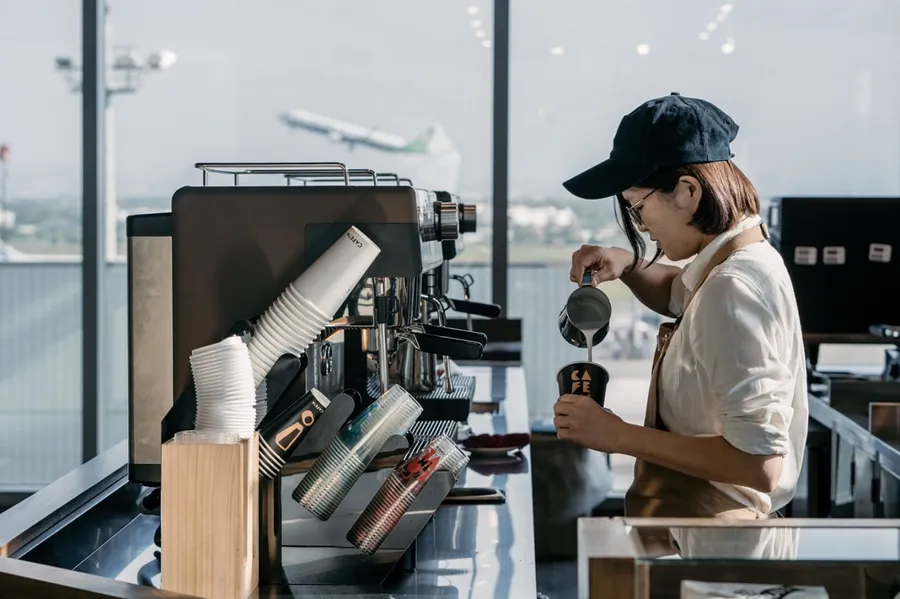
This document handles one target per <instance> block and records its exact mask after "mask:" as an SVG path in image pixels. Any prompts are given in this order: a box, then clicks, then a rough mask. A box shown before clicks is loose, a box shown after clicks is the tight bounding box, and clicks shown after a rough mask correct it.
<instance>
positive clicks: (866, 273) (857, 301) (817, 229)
mask: <svg viewBox="0 0 900 599" xmlns="http://www.w3.org/2000/svg"><path fill="white" fill-rule="evenodd" d="M768 220H769V229H770V233H771V241H772V245H773V246H774V247H775V248H776V249H778V251H779V252H780V253H781V255H782V256H783V257H784V261H785V265H786V266H787V269H788V272H789V273H790V275H791V279H792V281H793V283H794V289H795V292H796V295H797V303H798V306H799V309H800V321H801V324H802V326H803V332H804V334H807V335H810V334H812V335H828V336H851V335H852V336H868V335H869V327H870V326H871V325H875V324H891V323H896V322H898V320H900V314H898V303H900V302H898V296H897V291H896V289H897V283H898V281H900V198H896V197H856V198H847V197H784V198H777V199H775V200H773V201H772V204H771V206H770V207H769V216H768Z"/></svg>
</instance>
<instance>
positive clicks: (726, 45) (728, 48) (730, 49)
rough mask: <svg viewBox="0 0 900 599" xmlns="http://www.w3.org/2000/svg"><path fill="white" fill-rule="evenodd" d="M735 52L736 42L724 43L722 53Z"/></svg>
mask: <svg viewBox="0 0 900 599" xmlns="http://www.w3.org/2000/svg"><path fill="white" fill-rule="evenodd" d="M732 52H734V42H732V41H727V42H725V43H724V44H722V54H731V53H732Z"/></svg>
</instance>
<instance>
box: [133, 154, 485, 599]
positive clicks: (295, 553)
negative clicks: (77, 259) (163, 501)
mask: <svg viewBox="0 0 900 599" xmlns="http://www.w3.org/2000/svg"><path fill="white" fill-rule="evenodd" d="M196 166H197V168H199V169H200V170H201V171H202V180H203V185H202V186H197V187H185V188H182V189H179V190H178V191H177V192H176V193H175V195H174V197H173V201H172V212H171V213H168V214H159V215H140V216H132V217H129V219H128V231H129V244H128V248H129V266H128V268H129V306H130V311H129V331H130V335H129V374H130V377H129V378H130V393H129V406H130V410H129V429H130V434H129V450H130V451H129V455H130V460H129V461H130V469H129V472H130V475H131V478H132V480H133V481H136V482H141V483H143V484H146V485H149V486H158V485H159V482H160V474H159V472H160V446H161V444H162V443H165V442H166V441H167V440H169V439H171V438H172V437H173V436H174V435H175V433H177V432H179V431H181V430H187V429H190V428H192V427H193V418H194V409H195V400H194V397H193V389H192V377H191V371H190V363H189V356H190V354H191V351H192V350H193V349H195V348H198V347H203V346H206V345H209V344H211V343H215V342H217V341H219V340H221V339H222V338H223V337H225V336H227V335H230V334H238V335H242V336H245V337H246V336H252V333H253V327H254V323H255V320H256V318H257V317H258V316H259V315H260V314H261V313H263V312H264V311H265V310H266V309H267V307H268V306H269V305H270V304H271V303H272V301H273V300H274V299H275V298H276V297H278V295H279V294H280V293H281V291H282V290H283V289H284V288H285V287H286V286H287V285H288V284H289V283H290V282H291V281H293V280H295V279H296V278H297V277H298V276H299V275H300V274H302V272H303V271H304V270H305V269H306V268H307V267H308V266H309V265H310V264H312V263H313V262H314V261H315V260H316V259H317V258H318V257H319V256H320V255H322V254H323V253H324V252H325V250H327V249H328V248H329V247H330V245H331V244H332V243H333V242H334V241H335V240H336V239H338V237H339V236H341V235H343V234H344V232H345V231H346V230H347V227H348V226H351V225H352V226H355V227H357V228H358V229H359V230H360V231H362V232H363V233H364V234H365V235H366V236H368V237H369V238H370V239H372V241H373V242H374V243H375V244H377V245H378V247H379V248H380V249H381V253H380V254H379V256H378V258H377V259H376V260H375V261H374V262H373V264H372V265H371V267H370V268H369V270H368V271H367V272H366V274H365V276H364V277H363V279H362V280H361V281H360V284H359V285H358V286H357V290H356V293H354V294H351V296H350V297H348V299H347V302H346V303H345V305H344V306H342V307H341V308H340V309H339V310H338V311H337V313H335V314H334V315H333V320H332V322H331V323H330V324H329V325H328V327H327V328H326V329H325V330H324V331H323V332H322V334H321V336H320V338H319V339H318V340H316V342H314V343H313V344H312V346H311V347H310V348H309V349H308V350H307V352H306V354H305V355H303V356H290V355H286V356H283V360H282V361H279V362H278V363H276V365H275V367H273V368H272V371H271V372H270V373H269V375H268V376H267V377H266V383H267V388H268V403H269V406H270V408H271V407H272V406H273V405H274V404H276V403H277V402H278V401H279V400H282V399H284V398H286V397H289V396H292V395H297V394H300V393H303V392H304V391H305V390H306V389H307V388H309V387H316V388H317V389H318V390H319V391H322V392H324V393H326V394H328V395H330V396H333V399H332V402H331V405H330V406H329V407H328V409H327V410H326V412H325V414H324V416H323V418H322V419H321V421H320V422H318V423H317V424H316V425H315V430H314V431H313V432H312V433H311V434H310V435H309V437H308V438H307V439H305V440H304V442H303V443H302V444H301V445H300V446H299V447H298V448H297V452H295V454H294V456H292V458H291V459H290V460H289V462H288V464H287V466H286V467H285V471H284V473H283V477H284V478H285V480H288V479H291V478H295V477H297V478H299V477H302V476H303V474H304V473H305V472H306V471H307V470H308V468H309V467H310V465H311V462H314V461H315V459H316V457H317V456H318V454H319V453H321V451H323V450H324V448H325V447H326V446H327V444H328V443H329V442H330V440H331V438H333V437H334V435H335V434H336V432H337V431H338V429H339V428H340V427H341V426H342V425H343V424H344V423H345V422H347V420H348V419H350V418H352V417H353V416H355V415H356V414H358V413H359V412H361V411H362V410H363V409H365V408H366V407H367V406H368V405H369V404H370V403H371V402H372V401H374V400H375V399H377V397H379V396H380V395H381V393H382V392H383V391H384V390H386V389H387V388H388V387H389V385H391V384H393V383H395V382H397V381H396V379H397V376H396V374H392V372H391V364H392V360H397V358H396V356H397V355H403V354H402V353H401V351H400V350H401V349H405V348H407V347H411V348H413V349H414V350H415V351H416V352H420V353H428V354H431V355H438V354H440V355H446V356H449V357H451V358H453V357H459V358H466V359H477V358H478V357H480V355H481V350H482V349H483V345H484V343H483V342H479V341H480V339H478V338H473V337H472V336H466V335H460V334H459V333H458V332H457V331H456V330H449V329H446V328H445V327H442V326H441V324H442V322H443V321H442V320H439V322H438V325H437V326H434V325H432V324H431V323H430V322H429V321H428V320H424V319H423V317H422V302H423V301H429V302H431V303H432V304H434V305H435V306H438V305H440V306H441V308H442V309H443V304H442V303H441V301H440V298H441V297H442V296H443V295H444V294H443V291H441V290H436V289H432V288H431V287H429V288H428V289H429V290H432V291H433V292H435V291H437V295H431V296H429V297H428V298H427V299H424V298H425V294H424V293H423V291H422V289H423V277H426V276H427V275H429V273H432V272H433V271H434V270H435V269H438V268H440V267H442V266H444V265H445V257H444V251H443V244H444V243H446V242H455V241H456V240H457V239H458V237H459V232H460V221H461V218H460V215H461V214H463V218H462V220H463V222H466V221H465V211H461V210H460V207H459V204H458V203H456V202H453V201H445V200H439V199H438V194H437V193H435V192H433V191H429V190H424V189H419V188H416V187H413V186H412V185H411V184H408V183H410V182H408V181H405V180H403V179H401V178H399V177H398V176H397V175H393V174H384V173H375V172H374V171H370V170H361V169H348V168H347V167H346V166H345V165H343V164H340V163H215V164H212V163H202V164H197V165H196ZM213 175H227V176H228V177H229V178H230V179H231V181H232V182H233V183H234V185H229V186H220V185H210V179H211V176H213ZM247 175H269V176H272V175H275V176H279V177H283V181H284V183H285V184H284V185H269V186H265V185H253V186H246V185H242V184H241V180H242V178H244V179H245V180H246V179H250V177H246V176H247ZM361 183H362V184H361ZM469 218H470V219H471V217H469ZM467 226H468V225H467ZM463 228H466V227H463ZM366 290H371V293H368V292H367V291H366ZM367 293H368V295H367ZM366 300H369V303H370V309H368V310H365V309H361V306H362V304H365V303H366ZM435 300H436V301H435ZM470 387H471V388H470V389H467V391H466V393H469V394H470V393H471V392H472V391H473V390H474V386H473V385H472V386H470ZM470 399H471V396H470ZM463 419H464V418H463ZM456 424H457V423H455V422H440V423H438V422H421V423H418V424H417V425H415V426H414V427H413V428H412V429H411V430H410V431H409V433H408V434H407V435H405V436H404V437H402V438H393V439H392V440H391V441H389V442H388V443H387V444H386V445H385V446H384V447H383V448H382V451H381V453H380V454H379V456H380V457H379V458H378V459H376V460H375V462H374V463H373V465H372V466H371V467H370V468H369V471H368V472H367V473H366V474H364V475H363V478H362V479H360V481H359V482H358V483H357V484H356V485H355V486H354V488H353V491H352V492H351V495H350V496H348V498H347V501H346V502H345V504H346V506H347V507H346V509H348V510H349V512H347V513H342V514H337V515H336V517H335V518H332V519H330V520H329V521H326V522H320V521H318V520H316V519H315V518H311V517H309V514H308V513H306V512H305V510H303V509H302V508H300V507H299V506H297V505H296V504H295V503H293V501H292V500H291V499H290V495H289V493H290V490H291V489H292V488H293V484H290V483H289V484H285V485H283V486H282V480H281V479H282V477H281V476H279V477H276V479H275V480H274V481H272V482H271V483H266V484H263V485H262V490H261V498H260V505H261V522H260V531H261V535H262V536H261V538H260V547H261V565H260V577H261V580H268V581H271V582H300V581H303V582H305V583H307V584H308V583H316V582H320V583H323V584H329V583H333V582H334V580H332V578H329V577H337V578H340V577H341V576H346V575H345V574H343V575H342V574H341V570H343V569H344V567H345V566H346V565H347V564H348V563H355V562H354V560H361V559H365V558H364V556H361V555H360V554H359V553H358V552H357V551H355V549H354V548H352V547H350V546H349V545H348V544H347V541H346V539H344V538H343V536H342V534H341V532H342V531H344V532H345V531H346V526H349V525H348V524H347V523H348V522H349V523H350V524H352V521H353V518H354V516H355V515H358V512H359V511H361V510H362V509H363V508H364V507H365V505H366V504H367V502H368V500H369V499H371V497H372V496H373V495H374V493H375V491H377V489H378V487H379V486H380V484H381V482H383V479H384V477H383V476H382V474H383V471H384V469H385V468H390V467H392V466H393V465H395V464H396V463H398V462H399V461H400V460H401V459H402V458H403V457H404V456H409V455H411V454H412V452H413V451H415V450H416V449H417V448H419V447H421V446H422V444H423V443H424V442H426V441H427V440H428V439H429V438H430V437H431V436H433V435H436V434H439V433H444V434H447V435H448V436H450V438H451V439H455V437H456ZM436 425H440V426H436ZM154 438H155V439H156V440H155V441H154ZM132 460H133V463H131V462H132ZM436 474H446V473H436ZM291 482H293V481H291ZM454 482H455V479H449V478H448V477H447V476H443V475H442V476H436V477H435V482H434V483H433V484H430V487H429V488H428V489H426V491H425V492H423V494H422V497H421V498H420V500H417V501H418V503H417V504H414V506H413V508H414V509H410V513H409V514H408V517H404V519H403V520H401V524H400V525H398V527H397V528H398V533H397V535H394V536H393V537H392V538H391V541H390V543H387V544H386V546H385V549H384V551H383V552H382V553H381V554H380V555H379V556H378V559H377V560H376V561H377V562H378V563H379V564H380V567H379V568H374V570H373V568H367V569H365V570H364V571H366V572H369V573H371V572H373V571H376V572H377V573H378V574H377V575H378V576H380V575H382V574H384V573H385V572H386V570H384V568H387V567H390V568H392V567H393V566H394V565H395V564H396V563H397V562H399V561H400V560H401V558H404V556H406V558H404V559H408V556H409V552H408V551H407V549H408V548H409V546H410V545H411V544H412V543H413V542H414V540H415V536H416V535H417V534H418V531H419V530H421V527H422V526H424V525H425V524H426V523H427V521H428V519H430V516H428V514H431V513H433V512H434V510H435V509H437V507H438V506H439V505H440V502H441V501H442V500H443V498H444V497H445V496H446V494H447V493H448V492H449V491H450V489H451V488H452V486H453V483H454ZM342 507H344V504H342ZM426 516H427V517H426ZM283 522H284V523H288V522H289V523H290V525H289V526H288V527H287V528H285V530H284V535H283V536H282V524H283ZM283 549H284V550H285V553H284V554H282V550H283ZM323 555H327V556H331V558H333V559H334V560H335V561H334V564H335V568H334V569H328V568H326V569H325V570H322V569H321V568H318V569H317V570H316V572H317V574H316V576H315V577H314V579H310V578H309V569H308V568H304V566H303V564H307V563H309V562H310V561H316V562H317V563H318V564H319V565H320V566H321V563H322V559H323ZM413 555H414V552H413ZM329 559H330V558H329ZM406 566H407V567H409V566H410V564H409V563H407V564H406ZM390 568H389V569H390Z"/></svg>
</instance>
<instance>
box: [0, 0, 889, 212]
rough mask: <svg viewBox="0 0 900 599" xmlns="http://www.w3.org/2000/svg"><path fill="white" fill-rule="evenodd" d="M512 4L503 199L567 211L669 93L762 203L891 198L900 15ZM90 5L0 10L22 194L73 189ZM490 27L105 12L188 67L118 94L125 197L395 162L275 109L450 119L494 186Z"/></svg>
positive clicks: (463, 8) (41, 1)
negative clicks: (231, 178) (717, 143)
mask: <svg viewBox="0 0 900 599" xmlns="http://www.w3.org/2000/svg"><path fill="white" fill-rule="evenodd" d="M512 5H513V6H512V20H511V30H510V38H511V67H510V68H511V74H510V190H511V193H512V194H513V195H530V196H542V195H544V196H554V197H565V196H566V193H565V191H564V190H563V189H562V187H561V182H562V181H563V180H564V179H566V178H568V177H569V176H572V175H574V174H576V173H577V172H579V171H581V170H583V169H584V168H587V167H590V166H592V165H593V164H595V163H597V162H599V161H601V160H603V159H604V158H606V157H607V156H608V154H609V150H610V146H611V141H612V137H613V135H614V133H615V129H616V127H617V125H618V123H619V120H620V119H621V117H622V116H623V115H624V114H626V113H627V112H629V111H631V110H632V109H633V108H634V107H636V106H637V105H638V104H640V103H641V102H643V101H644V100H647V99H649V98H652V97H657V96H661V95H665V94H667V93H669V92H672V91H678V92H680V93H682V94H683V95H689V96H698V97H703V98H706V99H708V100H710V101H712V102H714V103H716V104H717V105H719V106H720V107H721V108H722V109H724V110H725V111H726V112H727V113H729V114H730V115H731V116H732V117H733V118H734V119H735V121H736V122H737V123H738V124H739V125H740V126H741V131H740V133H739V135H738V139H737V140H736V142H735V144H734V147H733V150H734V153H735V154H736V157H735V160H736V162H737V163H738V165H739V166H741V167H742V168H743V169H744V170H745V172H747V174H748V175H749V176H750V177H751V179H752V180H753V181H754V182H755V183H756V184H757V187H758V188H759V189H760V192H761V193H762V194H763V195H764V196H773V195H791V194H804V195H817V194H823V195H834V194H860V195H866V194H869V195H886V194H894V195H897V194H900V60H898V57H900V3H898V2H896V1H894V0H858V1H857V2H853V3H850V2H847V1H846V0H752V1H751V0H734V1H733V2H731V3H730V4H729V6H731V10H730V11H729V12H727V13H726V12H725V11H724V10H723V8H722V7H723V2H722V1H719V2H713V1H708V0H683V1H679V2H677V3H675V2H671V1H670V0H619V1H611V0H610V1H605V0H604V1H601V0H553V1H551V0H514V1H513V2H512ZM469 7H475V8H477V9H478V12H477V14H472V11H474V9H470V8H469ZM79 10H80V3H79V2H74V1H72V0H28V1H27V2H23V1H21V0H0V143H3V142H5V143H7V144H8V145H9V146H10V148H11V150H12V157H11V161H10V163H9V180H8V185H9V191H10V194H11V196H12V197H13V198H16V197H48V198H52V197H57V196H60V195H68V196H74V197H77V196H78V194H79V193H80V164H81V141H80V135H81V126H80V110H81V109H80V96H79V94H77V93H72V92H71V91H70V90H69V89H68V87H67V83H66V81H65V79H64V77H63V76H62V75H61V74H60V73H57V72H55V70H54V60H55V57H57V56H60V55H69V56H74V57H76V58H78V57H79V54H80V22H81V18H80V14H79ZM491 12H492V9H491V4H490V2H488V1H486V0H468V1H458V0H431V1H428V2H425V1H422V0H379V1H378V2H373V1H371V0H369V1H366V0H256V1H255V2H253V3H252V4H251V3H248V2H238V1H237V0H215V1H213V0H202V1H201V0H152V1H151V0H129V1H126V0H111V12H110V19H111V32H112V38H113V43H114V45H115V46H116V49H117V51H121V50H122V49H123V48H125V47H127V48H129V49H132V50H134V51H137V52H140V53H142V54H148V53H150V52H153V51H155V50H159V49H168V50H171V51H173V52H175V53H176V54H177V55H178V62H177V63H176V64H175V65H174V66H173V67H172V68H171V69H170V70H168V71H166V72H162V73H155V74H150V75H147V76H146V77H145V78H144V80H143V84H142V88H141V90H140V91H139V92H138V93H137V94H136V95H133V96H117V97H115V98H114V99H113V103H114V117H113V118H114V125H115V126H114V134H115V173H116V186H117V190H118V194H119V195H120V196H154V197H170V196H171V194H172V193H173V192H174V191H175V190H176V189H178V188H179V187H181V186H183V185H187V184H197V183H199V174H198V173H197V172H196V171H195V170H194V169H193V164H194V163H195V162H202V161H220V160H221V161H229V160H232V161H235V160H239V161H266V160H291V161H302V160H343V161H345V162H347V163H348V164H349V165H350V166H351V167H357V168H376V169H394V170H400V169H402V168H405V167H404V166H402V165H401V163H399V162H398V161H397V157H396V156H395V155H391V154H384V153H379V152H377V151H372V150H366V149H362V148H358V147H357V148H355V149H353V150H352V151H351V150H348V149H347V148H346V147H345V146H343V145H339V144H335V143H333V142H332V141H330V140H328V139H326V138H323V137H320V136H317V135H314V134H311V133H307V132H301V131H289V130H288V129H287V128H286V127H285V126H284V125H283V124H282V123H281V122H279V121H278V119H277V116H278V114H279V113H281V112H283V111H285V110H288V109H292V108H297V109H303V110H308V111H311V112H315V113H320V114H324V115H327V116H330V117H334V118H338V119H342V120H345V121H348V122H351V123H354V124H359V125H364V126H371V127H377V128H379V129H381V130H384V131H386V132H389V133H393V134H397V135H401V136H404V137H413V136H415V135H416V134H417V133H419V132H421V131H422V130H424V129H425V128H427V127H428V126H429V125H430V124H432V123H434V122H439V123H441V124H442V125H443V127H444V129H445V130H446V132H447V134H448V135H449V137H450V138H451V139H452V141H453V143H454V145H455V146H456V148H457V149H458V151H459V153H460V155H461V157H462V166H461V171H460V190H459V191H462V192H464V193H466V192H468V193H477V194H486V193H489V191H490V186H491V134H492V131H491V123H492V83H491V81H492V80H491V78H492V49H491V48H486V47H485V46H484V45H483V43H482V42H484V41H490V36H491V33H492V29H491V27H492V14H491ZM473 21H477V23H473ZM710 24H713V25H712V26H714V27H715V30H714V31H709V30H708V29H707V26H708V25H710ZM479 30H483V32H484V33H483V37H478V35H479V33H478V31H479ZM703 32H706V33H708V34H709V35H708V39H705V40H704V39H700V34H701V33H703ZM723 49H724V50H731V51H730V52H728V53H726V51H723ZM401 174H403V173H401Z"/></svg>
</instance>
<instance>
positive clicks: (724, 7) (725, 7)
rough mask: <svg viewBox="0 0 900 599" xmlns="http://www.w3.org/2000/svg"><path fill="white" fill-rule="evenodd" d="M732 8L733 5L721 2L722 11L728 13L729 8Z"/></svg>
mask: <svg viewBox="0 0 900 599" xmlns="http://www.w3.org/2000/svg"><path fill="white" fill-rule="evenodd" d="M732 8H734V6H732V5H731V4H723V5H722V12H724V13H729V12H731V9H732Z"/></svg>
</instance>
